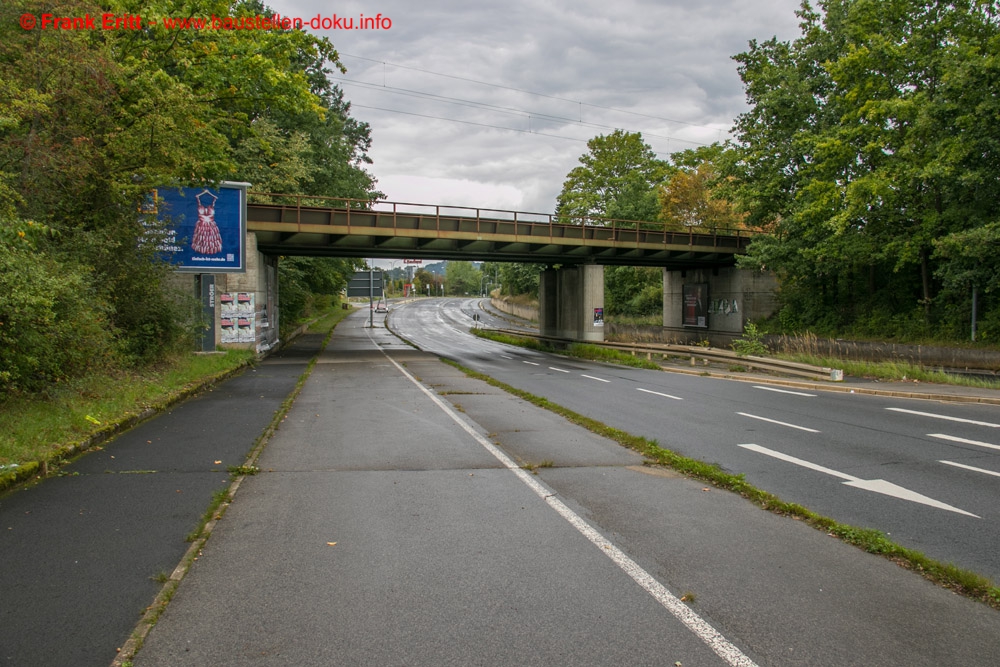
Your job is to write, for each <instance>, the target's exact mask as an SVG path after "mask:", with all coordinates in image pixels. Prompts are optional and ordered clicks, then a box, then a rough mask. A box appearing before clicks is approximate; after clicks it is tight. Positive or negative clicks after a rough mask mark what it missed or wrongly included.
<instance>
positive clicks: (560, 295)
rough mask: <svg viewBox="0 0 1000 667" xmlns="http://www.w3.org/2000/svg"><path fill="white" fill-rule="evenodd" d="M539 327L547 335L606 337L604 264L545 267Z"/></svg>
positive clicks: (542, 275)
mask: <svg viewBox="0 0 1000 667" xmlns="http://www.w3.org/2000/svg"><path fill="white" fill-rule="evenodd" d="M538 328H539V331H540V332H541V334H542V335H543V336H554V337H557V338H572V339H575V340H584V341H595V342H600V341H603V340H604V267H603V266H601V265H598V264H581V265H578V266H562V267H560V268H559V269H555V268H548V269H546V270H545V271H542V273H541V275H540V277H539V284H538Z"/></svg>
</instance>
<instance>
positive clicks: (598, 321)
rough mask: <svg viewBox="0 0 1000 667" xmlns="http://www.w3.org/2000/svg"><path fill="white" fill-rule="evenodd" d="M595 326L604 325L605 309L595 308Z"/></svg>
mask: <svg viewBox="0 0 1000 667" xmlns="http://www.w3.org/2000/svg"><path fill="white" fill-rule="evenodd" d="M594 326H595V327H603V326H604V309H603V308H594Z"/></svg>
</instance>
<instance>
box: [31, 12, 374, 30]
mask: <svg viewBox="0 0 1000 667" xmlns="http://www.w3.org/2000/svg"><path fill="white" fill-rule="evenodd" d="M20 23H21V28H23V29H24V30H67V31H68V30H142V29H144V28H155V27H157V26H162V27H163V28H164V29H166V30H305V29H306V28H310V29H312V30H389V29H390V28H392V19H391V18H389V17H388V16H383V15H382V14H376V15H375V16H365V15H364V14H359V15H358V16H340V15H337V14H331V15H329V16H324V15H322V14H317V15H316V16H313V17H310V18H302V17H298V16H282V15H281V14H273V15H271V16H259V15H258V16H216V15H215V14H212V16H210V17H208V18H205V17H185V18H175V17H169V16H164V17H160V18H149V17H143V16H142V15H140V14H111V13H106V14H101V15H99V16H97V15H95V16H91V15H90V14H84V15H83V16H57V15H56V14H38V15H35V14H21V20H20Z"/></svg>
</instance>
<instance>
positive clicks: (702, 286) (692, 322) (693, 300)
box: [681, 283, 708, 329]
mask: <svg viewBox="0 0 1000 667" xmlns="http://www.w3.org/2000/svg"><path fill="white" fill-rule="evenodd" d="M683 295H684V304H683V308H684V312H683V314H682V318H681V323H682V324H683V326H686V327H697V328H700V329H707V328H708V283H695V284H692V285H684V291H683Z"/></svg>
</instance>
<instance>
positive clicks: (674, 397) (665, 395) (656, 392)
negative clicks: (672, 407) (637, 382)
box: [636, 388, 684, 401]
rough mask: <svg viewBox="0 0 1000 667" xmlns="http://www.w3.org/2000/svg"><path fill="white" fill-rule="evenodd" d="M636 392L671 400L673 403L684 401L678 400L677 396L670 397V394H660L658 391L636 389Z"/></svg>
mask: <svg viewBox="0 0 1000 667" xmlns="http://www.w3.org/2000/svg"><path fill="white" fill-rule="evenodd" d="M636 391H642V392H645V393H647V394H654V395H656V396H662V397H663V398H672V399H674V400H675V401H683V400H684V399H683V398H680V397H679V396H671V395H670V394H661V393H660V392H658V391H650V390H649V389H642V388H637V389H636Z"/></svg>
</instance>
